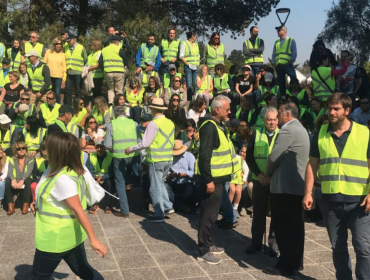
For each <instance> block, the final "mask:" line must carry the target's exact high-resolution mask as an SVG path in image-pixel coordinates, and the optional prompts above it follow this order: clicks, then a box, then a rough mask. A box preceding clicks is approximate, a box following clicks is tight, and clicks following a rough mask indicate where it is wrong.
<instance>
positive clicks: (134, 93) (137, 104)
mask: <svg viewBox="0 0 370 280" xmlns="http://www.w3.org/2000/svg"><path fill="white" fill-rule="evenodd" d="M143 97H144V88H143V87H142V86H141V83H140V81H139V79H138V78H137V77H134V78H131V79H130V83H129V84H128V85H127V87H126V100H127V103H128V106H130V108H131V109H130V115H131V117H132V119H133V120H134V121H135V122H137V123H139V122H140V114H141V110H142V108H141V106H142V104H143Z"/></svg>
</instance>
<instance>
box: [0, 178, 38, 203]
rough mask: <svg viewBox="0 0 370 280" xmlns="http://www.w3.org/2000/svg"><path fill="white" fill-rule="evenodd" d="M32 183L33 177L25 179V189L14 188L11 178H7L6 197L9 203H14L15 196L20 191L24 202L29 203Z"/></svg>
mask: <svg viewBox="0 0 370 280" xmlns="http://www.w3.org/2000/svg"><path fill="white" fill-rule="evenodd" d="M31 183H32V179H30V178H28V179H26V180H25V181H24V189H14V188H13V187H12V181H11V180H10V178H6V179H5V198H6V201H7V202H8V203H13V202H14V199H13V196H14V195H16V194H18V193H20V195H21V196H22V203H29V202H30V200H31Z"/></svg>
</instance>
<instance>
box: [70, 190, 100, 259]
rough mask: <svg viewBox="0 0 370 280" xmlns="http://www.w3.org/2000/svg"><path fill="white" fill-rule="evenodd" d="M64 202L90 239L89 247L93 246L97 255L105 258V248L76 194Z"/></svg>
mask: <svg viewBox="0 0 370 280" xmlns="http://www.w3.org/2000/svg"><path fill="white" fill-rule="evenodd" d="M65 203H66V204H67V206H68V208H69V209H71V210H72V211H73V213H74V214H75V216H76V218H77V220H78V222H79V223H80V224H81V226H82V227H83V228H84V230H85V231H86V233H87V236H88V237H89V240H90V246H91V248H93V250H94V251H95V252H96V253H97V254H98V255H99V256H101V257H103V258H105V256H106V255H107V248H106V247H105V246H104V245H103V244H102V243H100V241H99V240H98V238H97V237H96V235H95V232H94V229H93V227H92V225H91V223H90V221H89V219H88V218H87V216H86V214H85V212H84V210H83V209H82V205H81V202H80V199H79V197H78V195H75V196H72V197H69V198H67V199H66V200H65Z"/></svg>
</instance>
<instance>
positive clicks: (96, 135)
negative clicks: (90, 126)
mask: <svg viewBox="0 0 370 280" xmlns="http://www.w3.org/2000/svg"><path fill="white" fill-rule="evenodd" d="M94 137H95V139H97V138H99V137H100V138H101V137H104V130H102V129H101V128H98V131H97V132H95V131H94ZM81 138H85V140H86V141H87V142H88V141H91V140H92V139H91V138H90V136H89V134H88V133H85V132H82V136H81Z"/></svg>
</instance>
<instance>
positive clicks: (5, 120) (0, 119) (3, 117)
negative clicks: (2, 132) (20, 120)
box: [0, 114, 12, 124]
mask: <svg viewBox="0 0 370 280" xmlns="http://www.w3.org/2000/svg"><path fill="white" fill-rule="evenodd" d="M11 122H12V120H11V119H9V117H8V116H7V115H5V114H2V115H0V124H8V123H11Z"/></svg>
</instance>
